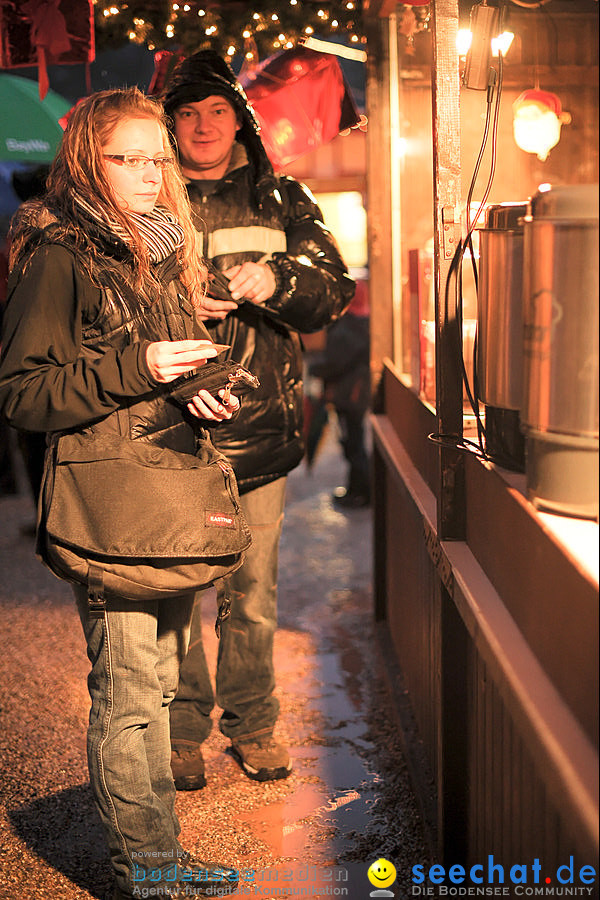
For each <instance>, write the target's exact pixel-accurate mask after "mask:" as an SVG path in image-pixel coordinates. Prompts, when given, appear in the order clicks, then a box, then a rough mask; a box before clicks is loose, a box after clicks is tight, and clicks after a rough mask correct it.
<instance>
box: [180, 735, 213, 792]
mask: <svg viewBox="0 0 600 900" xmlns="http://www.w3.org/2000/svg"><path fill="white" fill-rule="evenodd" d="M171 772H172V773H173V781H174V782H175V788H176V789H177V790H178V791H199V790H200V789H201V788H203V787H205V786H206V778H205V775H204V757H203V756H202V745H201V744H197V743H195V741H181V740H173V741H172V743H171Z"/></svg>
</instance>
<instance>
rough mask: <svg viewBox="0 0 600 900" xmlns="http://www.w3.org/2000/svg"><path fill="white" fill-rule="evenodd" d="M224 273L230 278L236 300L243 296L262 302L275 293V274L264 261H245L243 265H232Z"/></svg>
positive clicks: (231, 289)
mask: <svg viewBox="0 0 600 900" xmlns="http://www.w3.org/2000/svg"><path fill="white" fill-rule="evenodd" d="M223 274H224V275H225V276H226V277H227V278H229V290H230V291H231V296H232V297H233V298H234V299H235V300H241V299H242V298H243V299H244V300H250V301H251V302H252V303H258V304H260V303H264V302H265V301H266V300H268V299H269V297H272V296H273V294H274V293H275V288H276V286H277V283H276V281H275V275H274V274H273V272H272V271H271V269H270V268H269V266H267V265H264V264H263V263H253V262H245V263H244V264H243V265H241V266H232V267H231V269H227V270H226V271H225V272H224V273H223Z"/></svg>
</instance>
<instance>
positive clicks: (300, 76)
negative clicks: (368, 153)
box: [240, 47, 360, 169]
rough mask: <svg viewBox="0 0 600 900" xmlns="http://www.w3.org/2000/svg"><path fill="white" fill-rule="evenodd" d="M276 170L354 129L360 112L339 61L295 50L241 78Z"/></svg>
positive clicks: (330, 56)
mask: <svg viewBox="0 0 600 900" xmlns="http://www.w3.org/2000/svg"><path fill="white" fill-rule="evenodd" d="M240 82H241V83H242V85H243V87H244V90H245V91H246V94H247V95H248V99H249V100H250V102H251V103H252V106H253V107H254V111H255V112H256V116H257V118H258V120H259V122H260V125H261V137H262V140H263V143H264V145H265V149H266V151H267V154H268V156H269V159H270V160H271V162H272V164H273V166H274V167H275V168H276V169H282V168H284V167H285V166H286V165H287V164H288V163H290V162H292V161H293V160H295V159H298V158H299V157H300V156H304V154H305V153H308V152H309V151H311V150H314V149H315V148H317V147H319V146H321V145H322V144H326V143H327V142H328V141H330V140H332V139H333V138H334V137H335V136H336V135H337V134H339V132H340V131H343V130H344V129H345V128H352V127H353V126H354V125H357V124H358V121H359V118H360V116H359V113H358V110H357V108H356V105H355V103H354V100H353V98H352V95H351V93H350V89H349V88H348V85H347V84H346V81H345V79H344V76H343V73H342V70H341V68H340V64H339V61H338V59H337V57H336V56H333V55H332V54H330V53H320V52H317V51H315V50H309V49H307V48H306V47H295V48H294V49H293V50H284V51H283V52H281V53H278V54H276V55H275V56H271V57H269V58H268V59H266V60H265V61H264V63H262V64H261V65H259V66H257V67H256V68H255V69H253V70H252V71H251V72H248V73H246V74H243V75H240Z"/></svg>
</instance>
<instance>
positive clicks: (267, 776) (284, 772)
mask: <svg viewBox="0 0 600 900" xmlns="http://www.w3.org/2000/svg"><path fill="white" fill-rule="evenodd" d="M229 752H230V753H231V755H232V756H233V758H234V759H235V761H236V762H237V763H238V764H239V765H240V767H241V769H242V771H243V773H244V775H247V776H248V778H251V779H252V781H261V782H262V781H280V780H281V779H282V778H287V777H288V775H290V774H291V771H292V766H291V764H290V767H289V768H286V767H285V766H279V767H278V768H276V769H258V771H256V770H254V769H253V768H252V767H251V766H248V764H247V763H245V762H244V758H243V757H242V756H241V755H240V754H239V753H238V752H237V750H236V749H235V747H233V746H232V747H230V748H229Z"/></svg>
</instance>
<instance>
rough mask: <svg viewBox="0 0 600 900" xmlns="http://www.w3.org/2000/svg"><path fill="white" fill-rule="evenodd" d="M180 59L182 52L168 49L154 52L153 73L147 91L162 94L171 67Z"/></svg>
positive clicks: (169, 76) (152, 93) (183, 56)
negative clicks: (172, 51)
mask: <svg viewBox="0 0 600 900" xmlns="http://www.w3.org/2000/svg"><path fill="white" fill-rule="evenodd" d="M182 59H185V54H183V53H171V51H170V50H157V52H156V53H155V54H154V74H153V75H152V78H151V79H150V84H149V85H148V93H149V94H151V95H153V96H157V95H159V94H162V92H163V90H164V88H165V85H166V84H167V82H168V81H169V79H170V78H171V74H172V72H173V69H174V68H175V66H176V65H178V63H180V62H181V60H182Z"/></svg>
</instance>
